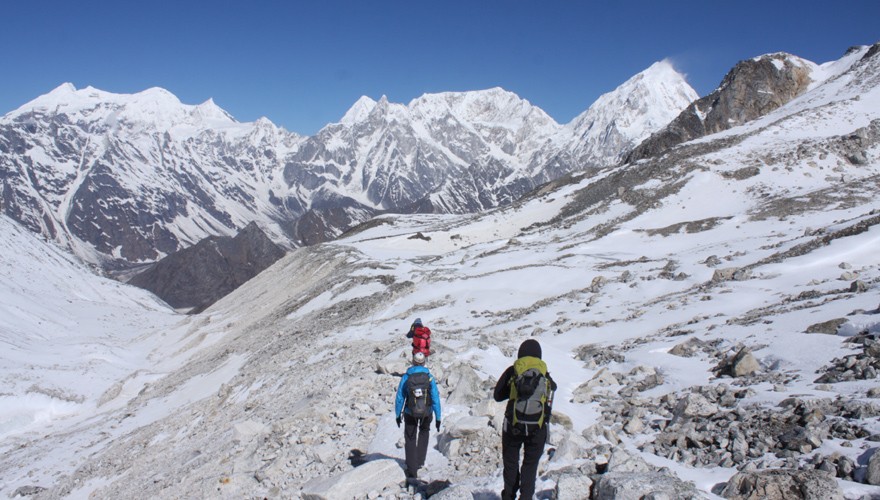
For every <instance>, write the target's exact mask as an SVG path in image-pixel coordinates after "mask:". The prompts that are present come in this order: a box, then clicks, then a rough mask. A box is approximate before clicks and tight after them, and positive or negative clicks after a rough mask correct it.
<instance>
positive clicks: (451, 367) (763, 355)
mask: <svg viewBox="0 0 880 500" xmlns="http://www.w3.org/2000/svg"><path fill="white" fill-rule="evenodd" d="M857 76H858V77H859V78H861V79H860V80H858V81H857V80H856V77H857ZM846 78H851V79H850V80H849V81H847V80H846ZM870 78H874V79H875V80H876V71H874V73H868V74H861V76H859V75H856V76H852V77H846V75H844V76H843V77H841V76H838V77H837V78H836V79H835V80H834V81H833V82H832V84H833V85H834V88H831V89H830V90H829V87H825V86H821V85H820V86H817V87H816V88H814V89H813V90H811V94H807V95H805V96H804V97H802V98H801V99H798V100H797V101H796V102H795V103H794V105H793V107H792V108H791V109H790V113H789V114H786V113H785V112H784V111H779V112H777V113H776V114H775V115H774V116H775V117H774V119H773V120H772V121H763V122H760V123H757V122H756V123H755V124H752V125H751V126H746V127H740V128H738V130H736V131H733V132H727V133H724V134H721V135H720V136H719V137H716V139H718V140H720V141H725V142H723V143H722V142H713V140H712V139H711V138H709V139H704V140H701V141H698V142H697V143H696V144H694V145H692V148H693V149H688V146H687V145H686V146H685V147H684V148H680V149H679V150H677V152H674V153H673V154H671V155H670V156H669V157H668V158H667V159H664V160H656V161H654V160H651V161H648V162H642V163H639V164H637V165H630V166H624V167H619V168H616V169H611V170H608V171H605V172H603V173H601V174H600V175H597V176H595V177H584V178H580V179H575V180H572V181H571V182H570V183H569V184H564V183H562V182H560V183H559V184H560V185H558V186H551V187H548V188H546V189H544V190H542V191H541V192H539V193H536V194H534V195H533V196H531V197H529V198H527V199H525V200H523V201H522V202H521V203H518V204H515V205H513V206H510V207H507V208H504V209H497V210H492V211H489V212H485V213H482V214H479V215H469V216H439V215H413V216H383V217H380V218H377V219H375V220H373V221H372V222H371V223H369V224H367V225H365V226H364V227H363V228H362V229H361V230H360V231H356V232H352V233H351V234H349V235H348V236H347V237H345V238H344V239H341V240H339V241H337V242H334V243H332V244H325V245H319V246H316V247H312V248H303V249H298V250H296V251H294V252H292V253H291V254H289V255H288V256H287V257H285V258H283V259H282V260H280V261H279V262H277V263H276V264H275V265H273V266H272V267H271V268H269V269H267V270H266V271H265V272H264V273H262V274H261V275H259V276H258V277H256V278H254V279H253V280H251V281H249V282H248V283H246V284H245V285H243V286H242V287H241V288H240V289H238V290H237V291H235V292H234V293H232V294H230V295H229V296H227V297H225V298H224V299H222V300H220V301H219V302H217V303H216V304H214V305H213V306H212V307H211V308H209V309H208V310H207V311H205V312H204V313H202V314H199V315H196V316H192V317H183V316H180V315H177V314H175V313H174V312H173V311H171V310H170V309H168V308H166V307H164V306H163V305H161V304H159V303H158V302H156V301H155V300H154V299H152V298H151V297H150V296H149V295H148V294H146V293H145V292H142V291H138V290H134V289H131V288H129V287H126V286H124V285H121V284H118V283H115V282H112V281H108V280H105V279H101V278H97V277H95V276H94V275H93V274H92V273H91V272H90V271H89V270H88V269H85V268H83V267H81V266H79V265H77V264H76V263H74V262H73V261H72V260H71V259H68V258H66V257H64V255H63V254H61V253H59V252H58V251H55V250H53V247H52V246H51V245H49V244H47V243H45V242H43V241H41V240H39V239H37V238H34V237H33V236H32V235H30V234H29V233H25V232H24V231H23V230H21V229H20V228H18V227H17V226H15V225H14V224H13V223H12V222H10V221H9V220H7V219H5V218H3V217H0V235H2V238H0V245H3V247H2V248H0V250H2V251H0V272H2V274H3V276H2V278H3V279H2V280H0V299H2V301H0V308H2V315H0V339H2V341H3V343H4V349H3V351H2V355H0V377H2V379H3V389H2V394H0V401H2V405H0V471H2V473H0V493H2V494H6V495H11V494H13V493H14V492H15V491H17V490H18V489H19V488H22V487H28V486H33V487H38V488H45V490H41V491H40V494H41V495H43V496H45V497H47V498H54V497H64V496H67V497H72V498H85V497H89V496H94V497H98V498H117V497H131V496H140V497H147V496H149V497H154V496H155V497H224V498H241V497H257V496H259V497H263V496H266V497H273V498H274V497H278V498H297V497H298V496H299V495H300V494H301V492H302V488H303V487H304V486H305V485H307V484H308V481H309V480H311V479H313V478H321V477H331V476H334V475H337V474H340V473H344V472H345V471H347V470H350V469H351V468H352V463H351V462H353V461H354V460H353V459H352V457H357V456H363V457H365V459H366V460H375V459H380V458H392V459H397V460H401V459H402V457H403V450H402V449H401V448H400V441H401V437H402V432H401V431H400V429H398V428H397V426H396V425H395V423H394V418H393V414H392V412H393V395H394V392H395V390H396V388H397V382H398V380H399V376H398V375H399V373H400V372H401V371H402V370H403V369H404V368H405V367H406V354H407V353H408V350H409V349H408V345H407V342H406V339H405V338H404V332H405V331H406V329H407V328H408V326H409V323H410V322H411V321H412V320H413V319H414V318H416V317H420V318H421V319H422V320H423V321H424V322H425V323H426V324H427V325H428V326H429V327H430V328H431V329H432V330H433V332H434V336H433V343H432V346H433V347H434V348H435V351H436V352H435V353H434V354H433V355H432V356H431V358H430V360H429V368H431V370H432V371H434V373H435V375H436V376H437V379H438V380H440V381H441V388H440V390H441V395H442V397H443V398H444V419H443V421H444V427H443V428H441V432H439V433H437V432H434V433H433V435H432V447H431V450H430V451H429V455H428V460H427V469H426V472H425V477H426V478H427V479H428V480H432V481H450V482H451V483H452V485H454V487H459V488H464V489H465V490H466V491H468V492H470V493H471V494H472V495H473V496H474V497H475V498H495V497H494V496H493V495H494V494H497V492H499V491H500V490H501V486H502V481H501V477H500V456H499V454H498V447H499V442H500V438H498V436H497V423H498V421H497V420H498V415H499V412H500V411H501V409H503V405H502V404H498V403H495V402H493V401H490V399H491V398H490V396H489V394H490V392H489V390H490V389H491V387H492V386H493V384H494V381H495V380H496V378H497V377H498V376H499V375H500V374H501V373H502V371H503V370H504V369H505V368H506V367H507V366H508V365H509V364H510V363H511V362H512V361H513V356H514V355H515V353H516V349H517V347H518V346H519V344H520V343H521V342H522V341H523V340H524V339H526V338H535V339H537V340H539V341H540V343H541V345H542V346H543V352H544V359H545V360H546V361H547V364H548V366H549V369H550V371H551V373H552V375H553V377H554V379H555V380H556V381H557V383H558V384H559V389H558V391H557V393H556V398H555V404H554V414H556V415H559V418H560V421H559V422H560V423H558V424H557V425H554V426H553V431H552V434H553V435H554V436H556V437H555V442H554V444H555V445H556V446H558V447H559V448H560V450H562V449H563V448H564V446H563V445H564V443H563V442H562V441H565V440H570V441H571V442H574V441H576V440H578V439H581V440H587V441H586V446H584V447H582V448H580V449H578V450H571V449H569V451H568V452H566V453H563V452H562V451H560V452H559V453H557V455H556V456H554V458H553V459H548V458H545V459H544V460H545V461H544V462H543V463H542V466H541V471H542V473H543V474H542V476H541V479H540V480H539V485H538V491H539V492H540V494H541V495H542V498H547V497H549V496H550V492H552V491H553V488H554V487H555V480H554V477H555V476H554V475H553V472H554V471H560V470H563V469H566V468H570V467H576V466H580V465H583V464H584V463H585V462H587V461H592V460H598V459H601V458H602V457H597V456H594V455H593V454H592V450H594V449H597V447H599V446H600V445H604V444H608V440H607V439H606V438H605V437H597V436H596V434H595V433H594V432H592V431H593V430H595V428H596V424H597V423H601V422H603V420H602V419H603V414H602V412H603V410H607V409H608V408H613V406H608V405H611V404H614V402H615V401H621V400H625V399H627V396H622V395H621V391H620V389H622V388H623V383H622V379H623V378H624V377H626V376H627V374H630V373H634V370H637V371H638V370H643V371H645V370H653V371H654V372H656V373H659V374H661V375H662V382H661V383H660V384H659V385H657V386H655V387H652V388H650V389H647V390H645V391H643V392H640V393H639V394H638V397H639V398H641V399H650V398H660V397H661V396H663V395H671V397H680V396H681V395H682V394H685V393H686V392H688V391H689V390H690V389H691V388H695V387H699V386H706V385H712V386H720V385H722V384H726V385H734V386H736V387H738V388H748V389H751V392H744V393H743V394H744V397H743V398H742V399H741V400H740V401H738V402H737V405H738V406H740V407H744V406H746V405H751V404H755V405H758V406H760V407H764V408H768V409H774V408H778V406H777V405H778V404H779V403H780V402H782V401H783V400H785V399H787V398H800V399H803V400H808V401H813V400H820V399H823V398H828V399H829V400H835V399H839V400H843V401H856V402H859V401H861V402H866V403H870V402H871V399H872V398H870V397H869V391H871V390H872V389H876V388H877V382H876V379H867V380H852V381H845V382H836V383H828V384H819V383H816V380H817V378H819V376H820V375H821V374H822V373H825V371H826V370H827V368H828V367H829V366H830V365H831V364H832V361H833V360H834V359H835V358H842V357H843V356H846V355H850V354H854V353H857V352H860V351H859V346H857V345H854V344H851V343H848V342H846V341H847V340H848V339H849V338H850V337H852V336H854V335H857V334H860V333H864V332H867V333H871V334H877V333H880V293H878V291H880V288H878V287H880V252H878V251H877V249H878V248H880V224H878V218H880V215H878V214H880V200H878V199H877V197H876V193H877V191H878V187H880V186H878V184H880V182H878V179H880V147H878V145H877V144H878V136H880V131H878V130H877V129H880V126H876V125H871V126H869V127H868V128H867V129H861V127H865V126H866V125H869V124H872V123H873V124H878V123H880V122H878V121H877V120H880V98H878V94H877V91H876V88H877V87H876V85H875V86H874V87H870V88H867V90H866V89H865V88H863V92H862V93H860V94H859V95H860V96H861V97H860V99H859V100H858V101H853V99H852V94H851V91H852V89H853V86H854V85H857V86H861V87H865V85H864V82H865V81H868V80H869V79H870ZM810 103H813V104H810ZM811 106H815V109H814V108H812V107H811ZM810 110H814V111H815V110H818V111H815V112H813V113H812V114H810ZM808 116H811V117H812V119H811V120H809V122H810V128H809V130H807V129H805V127H804V120H806V118H807V117H808ZM805 134H806V135H807V136H806V137H805ZM852 137H861V139H860V140H859V141H858V144H860V145H861V146H859V147H861V148H862V149H860V150H859V152H860V153H861V154H862V157H863V158H864V160H865V161H861V160H859V161H852V158H851V157H850V156H848V155H849V154H850V152H851V151H850V150H849V149H846V148H851V147H852V146H851V144H852V143H851V138H852ZM714 144H721V145H719V146H717V147H713V145H714ZM689 151H691V153H688V152H689ZM743 169H746V171H744V170H743ZM743 172H745V173H743ZM618 179H625V180H627V182H628V183H627V184H626V185H625V186H624V185H623V184H621V185H620V187H621V188H622V189H620V190H618V189H604V188H603V187H602V186H605V185H612V186H614V183H615V182H617V180H618ZM633 179H637V180H638V182H635V181H633ZM615 187H616V186H615ZM609 193H610V194H609ZM734 269H736V270H740V271H741V273H740V274H738V275H737V278H736V279H731V276H732V274H733V273H732V271H733V270H734ZM725 270H730V273H728V274H725ZM724 276H727V277H724ZM837 319H842V320H843V325H842V326H841V327H840V328H839V329H837V331H836V334H834V332H833V331H832V332H831V334H821V333H814V334H808V333H805V332H806V331H807V330H808V329H810V327H811V326H813V325H817V324H820V323H825V322H828V321H831V320H837ZM689 339H696V340H699V341H702V342H705V345H711V346H714V347H713V349H715V351H714V352H716V353H721V354H724V353H733V352H736V350H738V349H739V347H747V348H749V349H750V350H751V351H752V352H753V353H754V356H755V357H756V358H757V360H758V362H759V363H760V376H758V377H756V378H753V379H734V378H731V377H728V376H723V377H718V376H716V375H715V373H713V368H715V366H716V365H717V364H718V362H719V359H718V357H716V356H714V355H712V354H710V353H708V352H707V351H702V352H697V353H696V354H695V355H694V356H691V357H683V356H680V355H676V354H673V353H671V352H670V351H671V350H672V348H673V347H675V346H678V345H680V344H682V343H683V342H685V341H687V340H689ZM588 345H596V346H598V348H599V349H606V350H607V352H609V353H612V354H615V356H612V357H610V358H609V359H607V360H604V361H600V362H599V363H591V362H590V360H589V359H583V358H584V356H583V355H582V353H583V348H584V346H588ZM602 373H606V374H613V375H615V376H618V377H619V378H618V379H616V380H617V381H618V383H609V384H608V385H604V386H603V385H601V384H599V385H598V386H596V387H593V388H592V391H593V392H592V393H591V395H595V396H602V397H598V398H586V399H585V398H583V397H582V396H583V394H584V390H585V385H587V384H588V383H589V382H590V381H593V380H595V378H596V377H597V375H601V374H602ZM470 374H473V377H474V378H473V380H470V379H468V377H470V376H471V375H470ZM737 384H739V385H737ZM564 417H568V419H570V421H571V425H570V427H567V428H566V427H564V426H563V425H562V423H561V422H563V421H564ZM650 418H655V419H660V420H663V418H661V417H659V416H653V417H651V416H646V419H645V426H644V427H643V428H642V429H641V430H638V429H636V430H631V431H624V430H622V429H621V428H620V426H618V425H609V426H608V430H609V431H610V432H611V433H613V434H616V436H617V437H616V438H615V439H619V440H620V441H621V443H622V446H623V447H624V448H626V449H627V450H629V451H630V452H631V453H634V454H637V455H640V456H642V457H643V458H644V459H645V460H646V461H648V462H650V463H652V464H655V465H659V466H665V467H669V468H670V469H671V470H672V471H673V472H674V473H675V474H676V475H677V476H678V477H680V478H681V479H684V480H687V481H693V483H694V484H695V485H696V487H697V488H698V489H699V490H700V491H701V492H702V494H703V495H705V496H706V497H709V498H715V497H716V495H715V493H712V491H713V489H714V488H715V486H716V485H718V484H719V483H723V482H725V481H727V480H728V479H729V478H730V477H731V476H732V475H733V474H734V473H735V472H736V469H734V468H733V467H720V466H709V467H694V466H692V465H687V464H684V463H682V462H680V461H675V460H672V459H669V458H665V457H661V456H658V455H655V454H652V453H650V452H647V451H641V447H642V446H643V445H644V444H645V443H650V442H651V440H653V439H655V438H656V435H657V434H658V432H657V431H656V430H655V429H653V428H652V427H650V425H649V424H651V422H650V421H649V420H650ZM466 421H467V422H474V421H478V422H484V423H485V425H483V426H482V428H481V429H480V430H479V431H478V432H477V433H476V437H473V436H472V437H463V438H461V443H463V444H462V448H458V449H456V451H455V452H452V451H450V448H448V447H445V445H444V443H445V444H448V442H449V439H450V431H448V429H457V428H461V426H463V425H464V422H466ZM850 422H851V423H852V425H855V426H858V427H860V428H861V429H863V430H864V431H865V436H866V437H859V438H855V439H842V438H837V437H834V436H828V437H827V438H826V439H824V440H823V441H822V443H821V446H820V447H818V448H815V449H813V450H812V451H810V452H809V453H804V454H802V455H801V456H800V457H799V458H800V460H801V463H803V462H804V461H806V460H808V459H810V458H811V457H812V456H813V455H814V454H816V453H819V454H822V455H824V456H828V455H831V454H832V453H838V454H839V455H840V456H846V457H848V458H850V459H851V460H852V461H853V462H854V463H856V464H857V465H858V466H859V467H861V468H862V469H864V466H865V464H866V460H867V457H868V456H869V455H870V453H872V451H873V450H874V449H875V448H876V443H875V442H874V441H872V440H871V439H872V438H871V436H872V435H877V434H880V423H878V421H877V418H876V417H875V416H866V417H853V418H851V419H850ZM469 425H470V424H469ZM603 425H604V424H603ZM481 436H482V437H481ZM469 439H470V441H469ZM771 455H772V454H771ZM605 458H607V457H605ZM766 458H767V459H768V460H771V461H772V460H773V459H774V457H772V456H771V457H766ZM762 459H763V458H762ZM838 484H839V485H840V487H841V488H842V490H843V491H844V492H845V494H846V495H847V497H848V498H861V497H869V496H870V495H880V487H875V486H868V485H863V484H860V483H856V482H853V481H843V480H838ZM463 491H464V490H463ZM714 491H717V490H714ZM363 493H364V495H366V494H367V493H369V491H364V492H363ZM394 494H395V495H398V496H397V498H407V497H406V496H405V495H406V493H403V492H396V493H394Z"/></svg>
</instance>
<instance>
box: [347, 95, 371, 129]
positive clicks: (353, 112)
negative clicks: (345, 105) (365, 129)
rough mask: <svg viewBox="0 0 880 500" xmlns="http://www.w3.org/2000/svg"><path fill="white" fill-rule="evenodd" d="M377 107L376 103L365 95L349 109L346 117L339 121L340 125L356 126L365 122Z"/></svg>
mask: <svg viewBox="0 0 880 500" xmlns="http://www.w3.org/2000/svg"><path fill="white" fill-rule="evenodd" d="M375 107H376V101H374V100H373V99H371V98H369V97H367V96H365V95H364V96H361V97H360V99H358V100H357V101H355V103H354V104H353V105H352V106H351V108H349V109H348V111H347V112H346V113H345V116H343V117H342V119H341V120H339V123H341V124H342V125H346V126H351V125H354V124H355V123H358V122H360V121H363V120H365V119H366V118H367V117H368V116H369V115H370V112H371V111H373V108H375Z"/></svg>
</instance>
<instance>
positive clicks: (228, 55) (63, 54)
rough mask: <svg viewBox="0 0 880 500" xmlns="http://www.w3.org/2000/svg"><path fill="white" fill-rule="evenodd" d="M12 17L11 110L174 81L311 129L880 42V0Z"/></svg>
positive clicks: (146, 9)
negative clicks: (66, 93)
mask: <svg viewBox="0 0 880 500" xmlns="http://www.w3.org/2000/svg"><path fill="white" fill-rule="evenodd" d="M0 15H2V18H0V47H3V52H2V53H3V58H2V63H0V64H2V68H3V71H2V73H0V115H2V114H5V113H7V112H9V111H11V110H13V109H15V108H17V107H19V106H20V105H22V104H24V103H26V102H27V101H29V100H31V99H33V98H35V97H37V96H38V95H41V94H44V93H46V92H49V91H50V90H52V89H53V88H55V87H56V86H58V85H60V84H61V83H63V82H71V83H73V84H74V85H75V86H76V87H77V88H83V87H86V86H88V85H91V86H93V87H96V88H99V89H102V90H106V91H110V92H117V93H133V92H139V91H141V90H144V89H147V88H150V87H163V88H165V89H168V90H169V91H171V92H172V93H174V94H175V95H177V96H178V97H179V98H180V100H181V101H183V102H184V103H186V104H198V103H200V102H203V101H205V100H207V99H208V98H213V99H214V101H215V102H216V103H217V104H218V105H219V106H220V107H222V108H224V109H225V110H227V111H228V112H229V113H230V114H232V115H233V116H234V117H235V118H236V119H238V120H239V121H253V120H255V119H257V118H259V117H260V116H266V117H268V118H269V119H270V120H272V121H273V122H274V123H276V124H278V125H280V126H283V127H285V128H287V129H288V130H291V131H294V132H298V133H301V134H307V135H310V134H313V133H315V132H316V131H317V130H318V129H320V128H321V127H322V126H324V125H325V124H327V123H331V122H336V121H338V120H339V119H340V118H341V117H342V115H343V114H344V113H345V111H346V110H347V109H348V108H349V107H350V106H351V105H352V104H353V103H354V102H355V101H356V100H357V99H358V98H359V97H360V96H361V95H367V96H370V97H372V98H374V99H378V98H380V97H381V96H382V95H387V96H388V98H389V99H390V100H391V101H393V102H400V103H408V102H409V101H410V100H411V99H413V98H415V97H418V96H419V95H421V94H423V93H430V92H443V91H464V90H478V89H485V88H490V87H495V86H499V87H502V88H505V89H507V90H510V91H512V92H515V93H516V94H518V95H519V96H520V97H522V98H525V99H527V100H529V101H530V102H531V103H533V104H535V105H537V106H539V107H541V108H542V109H544V110H545V111H547V112H548V113H549V114H550V115H551V116H552V117H553V118H554V119H556V121H558V122H560V123H566V122H568V121H570V120H571V119H572V118H573V117H574V116H576V115H577V114H579V113H581V112H582V111H584V110H585V109H586V108H587V107H589V105H590V104H591V103H592V102H593V101H595V100H596V98H597V97H598V96H599V95H601V94H602V93H604V92H608V91H610V90H612V89H614V88H615V87H616V86H617V85H619V84H620V83H622V82H624V81H625V80H626V79H628V78H629V77H630V76H632V75H634V74H636V73H638V72H639V71H641V70H643V69H645V68H646V67H648V66H650V65H651V64H652V63H653V62H655V61H658V60H661V59H664V58H669V59H671V60H672V61H673V63H674V64H675V65H676V67H677V68H678V69H679V70H680V71H682V72H684V73H686V74H687V75H688V81H689V83H690V84H691V85H692V86H693V87H694V88H695V89H696V90H697V92H698V93H699V94H700V95H705V94H707V93H708V92H710V91H711V90H712V89H714V88H715V87H716V86H717V84H718V83H719V82H720V81H721V78H722V77H723V76H724V74H725V73H726V72H727V71H728V70H729V69H730V68H731V67H732V66H733V65H734V64H736V62H737V61H740V60H742V59H746V58H750V57H754V56H757V55H760V54H765V53H768V52H777V51H785V52H791V53H793V54H796V55H799V56H801V57H804V58H806V59H809V60H812V61H814V62H817V63H822V62H827V61H830V60H834V59H838V58H840V57H841V56H842V55H843V53H844V52H845V51H846V49H847V48H848V47H850V46H852V45H867V44H872V43H875V42H878V41H880V0H849V1H846V2H837V1H827V0H826V1H810V0H804V1H787V0H786V1H775V0H761V1H753V0H738V1H725V2H718V1H709V0H703V1H675V0H669V1H660V0H650V1H635V0H631V1H621V2H618V1H611V0H608V1H605V0H601V1H599V0H597V1H586V0H564V1H563V0H558V1H554V0H530V1H526V0H506V1H496V0H467V1H457V0H456V1H444V0H407V1H380V0H356V1H337V0H309V1H293V0H291V1H268V0H252V1H243V0H237V1H225V0H211V1H199V2H194V1H189V0H178V1H165V0H157V1H143V2H129V1H127V0H114V1H104V0H100V1H89V0H82V1H72V0H65V1H42V0H30V1H10V2H6V3H4V5H3V9H2V14H0Z"/></svg>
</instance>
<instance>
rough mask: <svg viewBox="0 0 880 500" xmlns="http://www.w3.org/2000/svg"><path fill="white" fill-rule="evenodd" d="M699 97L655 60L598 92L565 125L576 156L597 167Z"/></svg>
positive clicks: (668, 65) (671, 69)
mask: <svg viewBox="0 0 880 500" xmlns="http://www.w3.org/2000/svg"><path fill="white" fill-rule="evenodd" d="M698 97H699V96H698V95H697V92H696V91H695V90H694V89H693V88H692V87H691V86H690V85H688V83H687V81H686V79H685V76H684V75H682V74H681V73H679V72H678V71H677V70H676V69H675V68H674V67H673V65H672V63H671V62H669V61H668V60H663V61H658V62H655V63H654V64H652V65H651V66H649V67H648V68H647V69H645V70H644V71H642V72H640V73H638V74H636V75H635V76H633V77H632V78H630V79H629V80H627V81H626V82H624V83H623V84H621V85H620V86H619V87H617V88H616V89H614V90H612V91H611V92H608V93H606V94H603V95H602V96H600V97H599V99H597V100H596V102H595V103H593V105H592V106H590V107H589V109H587V111H585V112H584V113H582V114H580V115H579V116H577V117H575V119H574V120H572V121H571V122H570V123H569V124H568V125H566V127H567V128H568V129H569V130H570V131H571V133H572V134H573V136H574V146H573V147H572V149H573V151H574V152H575V154H576V156H577V157H578V158H580V161H582V162H584V163H587V162H588V161H589V160H590V159H591V158H597V159H599V164H598V165H599V166H602V165H610V164H613V163H616V162H617V161H619V160H620V156H619V154H620V151H624V150H628V149H631V148H632V147H634V146H635V145H637V144H638V143H639V142H641V141H642V140H644V139H645V138H647V137H648V136H649V135H651V134H652V133H653V132H656V131H657V130H659V129H661V128H662V127H663V126H665V125H666V124H667V123H669V122H670V121H672V119H674V118H675V117H676V116H678V114H679V113H680V112H681V111H682V110H683V109H684V108H686V107H687V106H688V105H689V104H690V103H691V102H693V101H694V100H695V99H697V98H698Z"/></svg>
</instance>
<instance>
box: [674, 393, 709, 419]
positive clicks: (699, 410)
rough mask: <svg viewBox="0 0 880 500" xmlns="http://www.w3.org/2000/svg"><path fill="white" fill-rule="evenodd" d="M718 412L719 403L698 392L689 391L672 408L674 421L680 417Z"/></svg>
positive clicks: (700, 416) (700, 415) (698, 416)
mask: <svg viewBox="0 0 880 500" xmlns="http://www.w3.org/2000/svg"><path fill="white" fill-rule="evenodd" d="M716 413H718V405H716V404H714V403H712V402H710V401H709V400H708V399H706V396H703V395H702V394H700V393H697V392H691V393H688V394H687V395H686V396H684V397H683V398H681V399H680V400H679V401H678V404H676V405H675V409H673V410H672V414H673V416H674V418H673V422H676V421H678V420H680V419H688V418H702V417H710V416H712V415H715V414H716Z"/></svg>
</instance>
